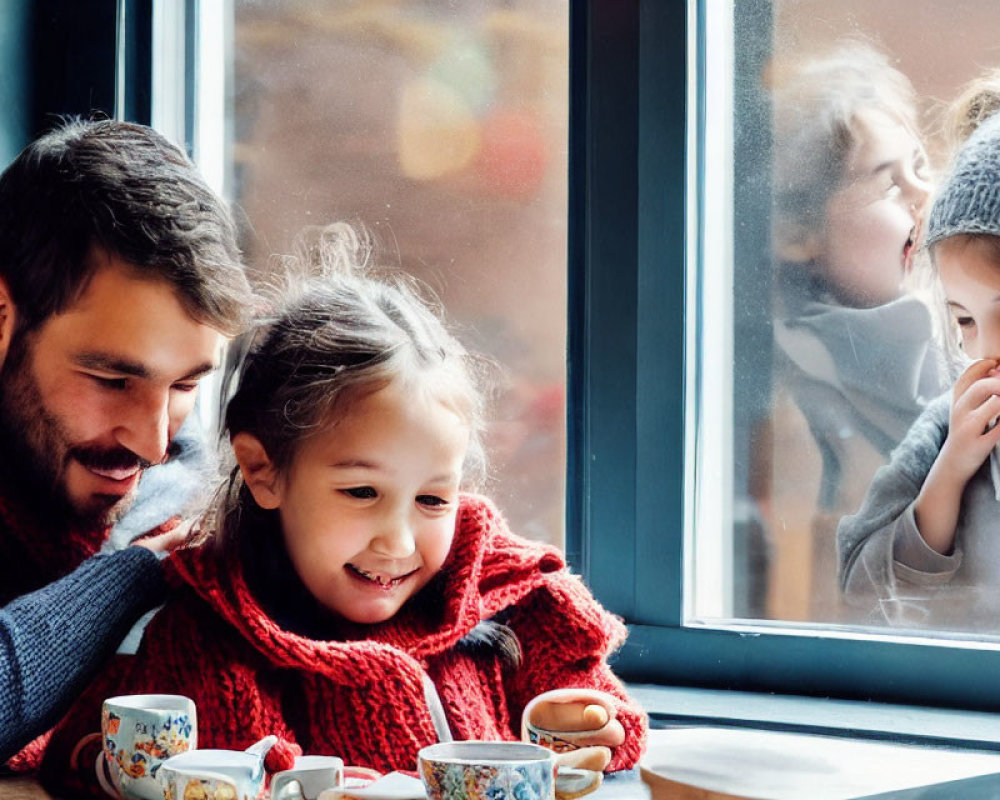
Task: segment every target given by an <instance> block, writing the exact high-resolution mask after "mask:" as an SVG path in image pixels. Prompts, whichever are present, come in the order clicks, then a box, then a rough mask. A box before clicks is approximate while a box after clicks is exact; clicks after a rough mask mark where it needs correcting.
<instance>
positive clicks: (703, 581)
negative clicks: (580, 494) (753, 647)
mask: <svg viewBox="0 0 1000 800" xmlns="http://www.w3.org/2000/svg"><path fill="white" fill-rule="evenodd" d="M727 5H728V11H727V10H726V9H725V8H723V7H722V5H721V4H720V5H718V6H717V5H716V4H709V6H708V10H707V13H706V31H705V43H706V44H705V67H706V68H705V71H704V83H703V85H701V86H700V87H699V89H698V91H700V92H702V93H703V97H705V98H706V102H705V111H704V119H703V120H701V127H700V128H699V131H700V136H699V137H698V141H697V147H698V148H699V151H700V152H699V153H698V154H697V164H698V168H699V172H698V174H699V175H700V179H701V180H702V181H703V184H702V185H703V190H704V202H703V206H702V208H701V209H700V213H701V216H702V225H703V230H704V236H703V238H702V240H701V243H700V248H701V252H702V253H703V261H702V263H701V265H700V270H699V272H698V276H697V282H698V286H699V287H700V297H701V301H700V308H699V309H698V317H699V326H698V331H699V334H698V336H699V338H698V341H697V344H696V347H697V353H696V354H695V359H694V360H693V362H692V363H693V364H695V365H696V366H694V367H693V368H692V372H691V375H692V379H693V380H694V381H695V382H696V394H697V406H698V410H697V419H698V422H697V435H696V443H695V446H694V447H693V448H692V451H693V452H695V453H697V460H696V462H695V472H694V475H695V486H694V497H695V508H696V514H695V519H694V524H693V526H692V534H691V538H690V542H691V547H690V548H689V553H690V554H691V557H692V561H693V566H694V571H693V573H692V574H693V575H694V581H693V586H691V587H688V592H687V598H688V602H687V613H686V618H687V619H688V621H690V622H694V621H705V622H708V623H709V624H714V623H717V622H720V621H725V620H733V619H743V620H746V619H755V620H773V621H778V622H802V623H824V624H830V625H848V626H852V627H853V626H858V625H861V626H865V627H867V626H878V627H880V628H881V627H882V626H885V625H890V626H892V627H893V629H894V630H896V631H899V632H900V633H907V632H912V631H914V630H920V631H926V630H928V629H929V630H932V631H935V632H936V633H938V634H940V635H942V636H952V635H956V634H957V635H962V636H969V635H972V636H978V635H994V634H996V633H998V632H1000V621H998V620H1000V617H998V615H997V610H998V609H997V600H995V599H994V598H995V597H997V596H1000V592H998V589H1000V569H998V567H1000V558H998V556H1000V549H998V547H997V545H994V544H993V543H992V542H993V540H995V539H996V537H995V536H990V535H989V532H988V531H983V530H978V531H977V530H975V527H974V526H965V525H964V521H960V522H959V525H958V528H957V534H956V539H955V551H954V553H953V552H949V551H947V548H945V549H946V552H945V553H944V554H941V553H938V552H935V551H934V550H933V548H931V547H930V546H929V545H928V544H927V543H926V541H925V540H924V539H923V537H922V536H921V534H920V532H919V528H918V527H917V525H916V523H915V521H914V520H913V519H912V513H911V512H912V506H911V503H912V501H913V499H914V498H915V496H916V493H917V491H918V490H919V487H920V485H921V482H922V480H923V477H924V475H925V474H926V472H927V470H928V469H929V466H930V462H932V461H933V454H934V452H935V450H936V446H934V445H932V446H931V450H930V453H931V455H930V461H928V462H927V463H926V464H924V463H923V461H921V462H920V465H919V466H918V465H917V464H916V463H913V461H912V460H910V461H903V462H901V463H902V466H894V467H890V470H891V471H889V472H883V473H881V475H882V477H881V478H880V479H879V482H878V484H877V486H879V487H881V491H880V492H879V494H877V495H874V494H873V495H872V497H873V498H874V500H873V501H871V502H870V504H869V506H866V507H864V508H862V503H863V501H864V499H865V497H866V494H867V493H868V491H869V488H870V486H871V484H872V481H873V479H874V477H875V473H876V470H878V469H879V467H881V466H882V465H885V464H887V463H888V462H889V460H890V453H892V452H893V451H894V449H895V448H897V446H899V445H900V443H901V442H903V441H904V438H905V437H906V436H907V433H908V431H909V430H910V427H911V425H912V424H913V423H914V421H915V420H916V419H917V417H918V416H919V415H920V414H921V413H922V412H923V411H924V409H926V408H927V407H928V405H930V404H931V402H932V401H933V400H934V398H936V397H939V396H942V395H944V394H946V393H947V392H948V390H949V387H950V386H951V383H952V382H953V380H954V378H955V376H956V375H957V374H959V373H960V372H961V370H962V369H963V368H964V367H965V366H967V364H968V363H969V356H970V355H972V356H977V357H979V356H996V355H998V353H996V352H993V351H989V352H986V351H984V352H981V353H978V352H976V351H974V350H973V349H970V345H969V343H968V342H967V343H966V352H965V353H964V354H963V352H962V351H960V350H959V348H958V339H957V338H956V333H957V332H956V330H955V327H954V325H953V324H952V323H951V322H950V321H949V319H948V317H947V314H946V312H945V305H944V294H945V291H946V289H948V287H942V286H941V285H940V282H939V280H938V276H937V273H936V271H935V269H934V267H933V265H932V263H931V260H930V257H929V255H928V253H927V252H926V251H925V250H924V249H923V248H921V247H920V234H921V232H922V229H923V223H924V220H925V218H926V213H927V212H928V211H929V203H930V200H931V198H932V193H933V190H934V187H935V185H936V184H937V182H938V181H939V180H940V179H941V177H942V176H943V174H945V173H946V171H947V168H948V166H949V162H950V159H951V156H952V154H953V150H954V148H955V146H956V142H957V139H958V138H959V137H960V135H961V134H959V133H957V132H955V131H953V130H952V129H951V127H950V121H949V116H948V114H949V112H950V111H951V110H952V109H953V108H954V107H955V103H956V100H957V99H958V98H959V97H960V94H961V93H962V91H963V89H964V88H965V87H966V86H967V85H968V84H969V82H970V81H972V80H973V79H975V78H979V77H981V76H983V75H984V74H987V73H988V72H989V70H988V67H990V66H996V67H1000V59H998V57H997V52H996V46H995V43H996V41H997V37H998V35H1000V18H998V17H997V14H996V7H995V5H994V4H993V3H991V2H987V0H967V1H966V2H959V3H951V4H947V5H944V4H940V3H936V2H930V1H929V0H928V2H919V3H914V2H911V1H910V0H884V2H879V3H870V2H865V1H864V0H838V1H837V2H834V3H830V2H829V0H824V1H823V2H820V0H773V2H764V1H763V0H761V1H760V2H750V1H747V2H744V1H743V0H741V1H740V2H739V3H736V4H727ZM734 6H735V7H734ZM943 32H948V33H947V35H945V34H944V33H943ZM994 81H995V83H994V86H995V87H1000V81H996V77H995V76H994ZM993 91H994V93H995V94H994V97H1000V92H997V89H996V88H994V90H993ZM996 273H997V275H998V276H1000V263H998V265H997V268H996ZM998 286H1000V283H998ZM985 346H986V345H983V347H985ZM943 403H944V404H943V405H940V406H935V408H936V409H937V410H936V411H935V410H934V409H932V410H931V411H928V414H931V415H934V416H932V417H930V418H926V422H925V424H926V425H929V426H931V427H930V428H928V429H927V430H931V429H933V431H941V435H942V436H943V435H944V433H943V430H944V428H943V426H944V425H945V424H946V423H947V419H948V402H947V398H945V399H944V401H943ZM932 423H933V425H932ZM907 441H915V440H914V439H913V438H912V434H911V439H909V440H907ZM991 459H992V462H993V464H994V467H993V469H994V472H995V471H996V466H995V464H996V463H997V462H996V455H995V454H994V455H993V456H991V457H990V458H987V459H986V460H985V461H984V464H983V466H982V468H981V470H980V472H979V473H977V476H976V477H975V478H974V479H973V480H971V481H970V483H969V486H970V487H972V488H970V489H969V490H968V492H967V495H968V494H969V493H976V496H977V497H978V498H979V499H980V500H981V502H980V504H979V505H978V509H979V510H978V512H976V513H978V514H979V515H980V516H979V518H980V519H982V518H984V517H985V518H987V519H989V518H990V517H992V519H996V516H995V511H996V510H1000V506H998V507H996V509H993V508H992V506H991V504H992V503H994V502H996V500H995V497H1000V494H995V486H994V481H995V480H996V479H995V478H994V477H992V476H991V474H990V472H991ZM896 463H897V464H899V463H900V462H899V461H898V460H897V462H896ZM995 474H997V475H1000V472H995ZM997 483H998V485H1000V481H997ZM890 489H891V490H890ZM720 496H722V497H726V498H730V501H729V502H725V503H719V497H720ZM966 500H968V497H966ZM908 509H910V511H908ZM984 509H985V511H984ZM859 510H860V512H861V513H859V514H857V516H856V517H852V519H851V520H849V521H847V522H846V523H844V522H842V520H844V518H845V517H846V516H848V515H854V514H856V513H857V512H859ZM897 520H898V521H897ZM963 520H964V517H963ZM838 527H839V528H840V537H841V541H842V542H843V546H842V548H841V550H842V552H841V553H840V554H838V548H837V542H838ZM956 554H958V555H956ZM961 554H964V558H963V557H962V556H961ZM841 562H843V564H841ZM841 567H843V572H844V575H845V576H846V580H845V586H846V587H847V591H846V593H845V592H844V591H842V590H841V582H840V579H839V577H838V572H839V571H841Z"/></svg>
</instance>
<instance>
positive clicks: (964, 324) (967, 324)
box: [955, 316, 976, 328]
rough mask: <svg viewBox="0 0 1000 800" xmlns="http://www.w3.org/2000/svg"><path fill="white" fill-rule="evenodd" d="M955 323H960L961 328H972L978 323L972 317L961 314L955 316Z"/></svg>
mask: <svg viewBox="0 0 1000 800" xmlns="http://www.w3.org/2000/svg"><path fill="white" fill-rule="evenodd" d="M955 324H956V325H958V327H959V328H971V327H972V326H973V325H975V324H976V321H975V320H974V319H973V318H972V317H966V316H961V317H955Z"/></svg>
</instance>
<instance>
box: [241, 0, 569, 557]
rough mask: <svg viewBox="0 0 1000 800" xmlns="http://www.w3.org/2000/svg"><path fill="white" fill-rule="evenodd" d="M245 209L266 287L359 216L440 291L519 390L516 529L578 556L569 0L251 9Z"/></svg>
mask: <svg viewBox="0 0 1000 800" xmlns="http://www.w3.org/2000/svg"><path fill="white" fill-rule="evenodd" d="M233 10H234V17H233V19H234V25H233V29H232V42H233V60H234V65H235V66H234V73H233V82H232V102H233V108H234V116H233V119H232V126H231V130H232V142H231V148H232V165H233V171H232V175H231V184H232V186H231V192H230V193H231V195H232V198H233V200H234V202H235V204H236V205H237V206H238V207H239V208H240V209H241V210H242V214H243V216H244V219H245V223H246V224H245V237H244V242H243V245H244V248H245V253H246V256H247V259H248V263H250V264H251V265H252V266H253V267H255V268H256V269H259V270H262V271H266V269H267V268H268V263H269V258H270V257H271V256H272V254H276V253H286V252H289V248H290V247H291V245H292V241H293V239H294V237H295V235H296V234H297V232H299V231H300V230H301V229H302V228H303V227H304V226H309V225H323V224H325V223H329V222H333V221H336V220H341V219H347V220H352V221H355V222H358V223H360V224H362V225H364V226H365V227H366V228H367V229H368V230H369V231H371V233H373V234H374V236H375V237H376V239H377V240H378V242H379V245H380V249H381V257H382V260H383V261H385V262H388V263H390V264H393V265H399V266H401V267H403V268H404V269H406V270H407V271H409V272H411V273H413V274H414V275H416V276H418V277H419V278H421V279H422V280H424V281H425V282H427V283H428V284H429V285H430V287H431V288H432V289H433V290H435V291H436V292H437V293H438V294H439V296H440V297H441V299H442V300H443V302H444V304H445V306H446V307H447V310H448V314H449V315H450V317H451V318H452V319H455V320H457V321H458V323H459V325H460V326H461V329H460V330H459V335H460V337H461V338H462V339H463V340H464V341H465V342H466V343H467V344H468V345H470V346H471V347H473V348H474V349H476V350H478V351H480V352H484V353H486V354H488V355H490V356H492V357H494V358H495V359H496V360H497V361H498V362H499V363H500V364H501V365H502V367H503V370H504V372H503V380H502V382H501V386H500V387H499V389H500V391H499V396H498V400H497V403H496V409H495V412H494V414H493V416H494V418H495V420H496V422H495V424H494V425H493V427H492V430H491V434H490V439H489V445H490V446H491V451H492V453H491V454H492V464H493V472H494V483H493V485H492V486H490V487H488V488H489V493H490V494H491V495H492V496H493V497H494V498H495V499H496V500H497V502H498V504H499V505H500V507H501V509H502V510H503V511H504V513H505V515H506V516H507V518H508V520H509V522H510V523H511V527H512V528H513V529H514V530H515V531H516V532H518V533H520V534H522V535H524V536H528V537H531V538H535V539H540V540H544V541H549V542H553V543H556V544H560V545H561V544H562V542H563V527H564V526H563V518H564V502H565V501H564V494H565V492H564V485H565V478H564V475H565V434H564V430H565V371H566V367H565V350H566V334H565V330H566V213H567V177H566V173H567V167H566V161H567V118H568V105H567V104H568V99H567V97H568V95H567V75H568V27H569V23H568V13H569V12H568V3H567V0H476V1H475V2H463V3H458V4H456V3H452V2H435V1H433V0H406V1H404V2H371V1H370V0H358V1H357V2H347V0H338V1H337V2H330V0H234V2H233Z"/></svg>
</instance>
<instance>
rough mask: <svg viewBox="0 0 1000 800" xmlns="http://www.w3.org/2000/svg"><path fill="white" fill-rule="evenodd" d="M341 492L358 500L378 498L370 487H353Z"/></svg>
mask: <svg viewBox="0 0 1000 800" xmlns="http://www.w3.org/2000/svg"><path fill="white" fill-rule="evenodd" d="M341 491H342V492H343V493H344V494H346V495H349V496H350V497H354V498H357V499H358V500H371V499H373V498H375V497H377V496H378V493H377V492H376V491H375V490H374V489H373V488H372V487H371V486H354V487H352V488H350V489H341Z"/></svg>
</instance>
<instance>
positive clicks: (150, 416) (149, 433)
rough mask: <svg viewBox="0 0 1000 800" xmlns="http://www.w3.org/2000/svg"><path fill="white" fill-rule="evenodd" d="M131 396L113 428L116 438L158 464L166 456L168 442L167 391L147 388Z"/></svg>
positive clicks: (124, 445)
mask: <svg viewBox="0 0 1000 800" xmlns="http://www.w3.org/2000/svg"><path fill="white" fill-rule="evenodd" d="M134 400H135V402H133V403H132V404H131V406H132V407H131V409H130V411H129V412H128V414H127V416H126V417H125V419H124V421H123V422H122V424H121V425H119V427H118V428H117V429H116V430H115V438H116V439H117V440H118V443H119V444H121V445H122V446H123V447H126V448H128V449H129V450H131V451H132V452H133V453H135V454H136V455H137V456H139V457H140V458H142V459H145V460H146V461H148V462H149V463H150V464H159V463H160V462H161V461H163V460H164V458H166V455H167V446H168V445H169V444H170V434H171V431H170V406H169V393H167V392H164V393H162V394H161V393H159V392H150V393H149V394H148V395H147V396H145V397H143V398H134Z"/></svg>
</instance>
